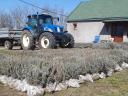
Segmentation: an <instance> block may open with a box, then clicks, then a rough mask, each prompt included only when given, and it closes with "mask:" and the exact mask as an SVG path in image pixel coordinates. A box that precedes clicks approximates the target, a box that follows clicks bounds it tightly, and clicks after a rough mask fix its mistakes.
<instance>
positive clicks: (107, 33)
mask: <svg viewBox="0 0 128 96" xmlns="http://www.w3.org/2000/svg"><path fill="white" fill-rule="evenodd" d="M117 23H118V22H117ZM74 24H75V26H76V25H77V26H76V28H74ZM67 29H68V32H69V33H71V34H72V35H73V36H74V39H75V42H76V43H92V42H93V41H94V40H95V36H100V40H114V38H112V37H111V32H112V31H113V30H112V23H111V22H109V23H103V22H73V23H68V24H67ZM123 42H128V23H125V32H124V35H123Z"/></svg>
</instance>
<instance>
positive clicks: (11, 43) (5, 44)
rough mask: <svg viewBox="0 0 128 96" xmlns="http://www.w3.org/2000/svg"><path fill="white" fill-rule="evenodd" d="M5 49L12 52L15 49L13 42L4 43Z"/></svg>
mask: <svg viewBox="0 0 128 96" xmlns="http://www.w3.org/2000/svg"><path fill="white" fill-rule="evenodd" d="M4 47H5V49H7V50H12V48H13V42H12V41H9V40H6V41H5V43H4Z"/></svg>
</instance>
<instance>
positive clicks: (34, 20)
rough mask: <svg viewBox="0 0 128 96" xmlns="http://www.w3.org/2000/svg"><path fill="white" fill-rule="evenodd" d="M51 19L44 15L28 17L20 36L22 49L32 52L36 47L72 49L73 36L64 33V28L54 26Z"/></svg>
mask: <svg viewBox="0 0 128 96" xmlns="http://www.w3.org/2000/svg"><path fill="white" fill-rule="evenodd" d="M53 19H54V18H53V17H52V16H50V15H46V14H39V15H38V14H37V15H29V16H28V21H27V23H26V24H27V26H26V27H24V28H23V32H22V35H21V46H22V48H23V49H24V50H33V49H34V48H35V47H36V46H37V45H38V46H39V48H40V49H42V48H44V49H47V48H56V47H57V46H58V45H59V46H60V47H61V48H73V47H74V38H73V36H72V35H71V34H69V33H67V32H64V27H62V26H57V25H54V24H53ZM58 20H59V19H58Z"/></svg>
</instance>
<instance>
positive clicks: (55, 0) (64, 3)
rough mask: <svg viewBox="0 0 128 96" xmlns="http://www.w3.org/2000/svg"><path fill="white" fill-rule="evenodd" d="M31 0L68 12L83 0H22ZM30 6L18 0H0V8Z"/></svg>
mask: <svg viewBox="0 0 128 96" xmlns="http://www.w3.org/2000/svg"><path fill="white" fill-rule="evenodd" d="M24 1H26V2H31V3H33V4H34V5H37V6H40V7H42V6H46V5H48V6H50V7H51V8H58V9H64V10H65V12H66V13H70V12H71V11H72V10H73V9H74V8H75V7H76V6H77V5H78V4H79V3H80V2H81V1H85V0H24ZM26 6H28V7H31V6H29V5H26V4H24V3H22V2H20V1H19V0H0V9H1V10H6V11H9V10H11V9H13V8H16V7H26Z"/></svg>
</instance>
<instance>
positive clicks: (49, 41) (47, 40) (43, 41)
mask: <svg viewBox="0 0 128 96" xmlns="http://www.w3.org/2000/svg"><path fill="white" fill-rule="evenodd" d="M39 47H40V49H42V48H43V49H49V48H55V47H56V39H55V36H54V35H53V34H51V33H49V32H45V33H42V34H41V36H40V38H39Z"/></svg>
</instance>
